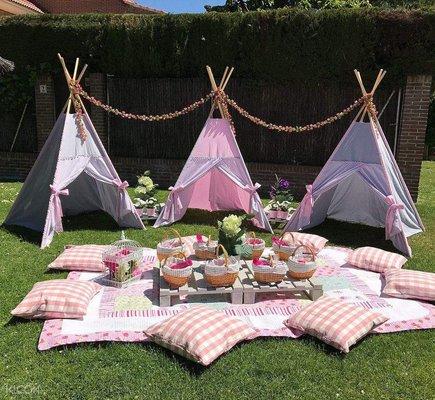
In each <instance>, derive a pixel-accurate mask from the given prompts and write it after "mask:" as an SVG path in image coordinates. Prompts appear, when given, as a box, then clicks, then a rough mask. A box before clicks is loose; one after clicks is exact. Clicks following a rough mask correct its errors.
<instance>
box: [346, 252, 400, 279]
mask: <svg viewBox="0 0 435 400" xmlns="http://www.w3.org/2000/svg"><path fill="white" fill-rule="evenodd" d="M406 261H407V259H406V257H403V256H402V255H400V254H397V253H391V252H389V251H385V250H381V249H377V248H376V247H359V248H358V249H356V250H354V251H353V252H352V253H351V254H350V255H349V256H348V258H347V263H348V264H350V265H352V266H354V267H357V268H361V269H367V270H369V271H374V272H380V273H384V272H386V271H388V270H389V269H390V268H394V269H400V268H402V266H403V264H405V263H406Z"/></svg>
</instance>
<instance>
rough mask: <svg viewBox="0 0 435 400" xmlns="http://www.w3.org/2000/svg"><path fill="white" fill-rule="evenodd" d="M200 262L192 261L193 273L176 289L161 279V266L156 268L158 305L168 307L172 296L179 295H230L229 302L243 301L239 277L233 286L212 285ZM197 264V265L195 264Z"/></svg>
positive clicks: (240, 302)
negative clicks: (186, 281)
mask: <svg viewBox="0 0 435 400" xmlns="http://www.w3.org/2000/svg"><path fill="white" fill-rule="evenodd" d="M200 264H201V263H200V262H198V261H194V267H196V268H194V269H193V273H192V275H191V277H190V279H189V282H188V283H187V284H186V285H184V286H182V287H180V288H177V289H173V288H171V287H170V286H169V285H168V284H167V282H166V281H165V280H164V279H163V274H162V270H161V268H157V269H158V271H157V276H158V282H159V299H160V307H169V306H170V305H171V300H172V299H173V298H180V296H198V295H203V296H204V295H206V296H216V295H225V294H227V295H230V297H231V303H233V304H242V303H243V291H242V283H241V282H240V279H236V281H235V283H234V285H233V286H228V287H213V286H210V285H208V284H207V282H206V280H205V278H204V274H203V269H202V267H201V266H199V265H200ZM197 265H198V266H197Z"/></svg>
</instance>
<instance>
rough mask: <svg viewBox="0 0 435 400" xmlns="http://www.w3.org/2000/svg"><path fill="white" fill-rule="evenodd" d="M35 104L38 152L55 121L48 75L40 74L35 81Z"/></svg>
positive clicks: (53, 101)
mask: <svg viewBox="0 0 435 400" xmlns="http://www.w3.org/2000/svg"><path fill="white" fill-rule="evenodd" d="M35 106H36V107H35V109H36V136H37V142H38V152H39V151H40V150H41V149H42V146H44V143H45V140H46V139H47V137H48V135H49V134H50V132H51V130H52V129H53V125H54V123H55V121H56V109H55V96H54V82H53V78H52V77H51V76H50V75H42V76H40V77H39V78H38V80H37V81H36V86H35Z"/></svg>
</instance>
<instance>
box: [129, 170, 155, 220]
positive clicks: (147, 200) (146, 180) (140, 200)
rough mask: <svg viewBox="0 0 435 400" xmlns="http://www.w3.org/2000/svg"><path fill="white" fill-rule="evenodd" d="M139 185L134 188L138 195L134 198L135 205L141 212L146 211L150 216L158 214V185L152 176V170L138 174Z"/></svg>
mask: <svg viewBox="0 0 435 400" xmlns="http://www.w3.org/2000/svg"><path fill="white" fill-rule="evenodd" d="M137 178H138V180H137V181H138V184H139V185H138V186H137V187H136V188H135V189H134V192H135V193H136V195H137V197H135V198H134V202H133V204H134V206H135V207H136V208H137V209H138V210H142V212H140V211H139V213H140V214H143V213H144V210H146V211H145V213H146V215H148V216H155V215H156V212H157V210H156V206H157V205H158V204H159V203H158V201H157V199H156V198H155V197H154V195H155V193H156V190H157V187H158V185H156V184H155V183H154V182H153V180H152V179H151V178H150V171H145V172H144V173H143V175H141V176H138V177H137Z"/></svg>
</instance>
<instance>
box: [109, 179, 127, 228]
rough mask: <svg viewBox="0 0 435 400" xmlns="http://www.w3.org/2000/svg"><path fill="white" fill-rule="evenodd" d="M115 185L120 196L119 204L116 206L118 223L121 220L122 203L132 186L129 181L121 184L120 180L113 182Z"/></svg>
mask: <svg viewBox="0 0 435 400" xmlns="http://www.w3.org/2000/svg"><path fill="white" fill-rule="evenodd" d="M113 184H114V185H115V186H116V187H117V189H118V192H119V196H118V204H117V205H116V215H117V217H118V223H119V222H120V219H121V203H122V199H123V197H124V196H125V190H126V189H127V188H128V187H129V186H130V185H129V184H128V182H127V181H124V182H121V181H120V180H119V179H116V180H114V181H113Z"/></svg>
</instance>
